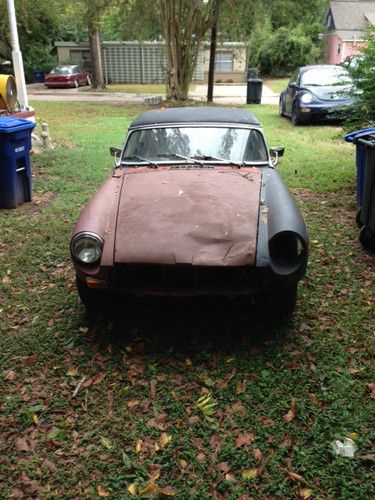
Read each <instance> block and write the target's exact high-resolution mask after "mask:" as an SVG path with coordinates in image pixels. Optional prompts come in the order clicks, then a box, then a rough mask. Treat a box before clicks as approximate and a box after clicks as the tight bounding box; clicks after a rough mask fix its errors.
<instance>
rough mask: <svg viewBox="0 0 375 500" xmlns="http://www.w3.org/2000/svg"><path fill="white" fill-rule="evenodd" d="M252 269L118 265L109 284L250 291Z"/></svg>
mask: <svg viewBox="0 0 375 500" xmlns="http://www.w3.org/2000/svg"><path fill="white" fill-rule="evenodd" d="M254 271H255V270H254V268H252V267H250V266H241V267H203V266H202V267H200V266H154V265H118V266H115V267H114V269H113V275H112V279H111V282H112V285H113V286H114V287H116V288H121V289H124V290H140V289H148V290H181V291H189V290H205V291H207V290H213V291H214V290H221V291H223V290H226V291H230V290H233V291H241V290H244V291H246V290H249V289H250V288H252V285H253V284H254V280H255V276H254Z"/></svg>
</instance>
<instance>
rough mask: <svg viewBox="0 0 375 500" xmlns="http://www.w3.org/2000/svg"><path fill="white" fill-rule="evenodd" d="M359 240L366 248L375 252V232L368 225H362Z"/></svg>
mask: <svg viewBox="0 0 375 500" xmlns="http://www.w3.org/2000/svg"><path fill="white" fill-rule="evenodd" d="M358 239H359V242H360V244H361V245H362V247H363V248H364V249H365V250H368V251H370V252H375V233H373V232H372V231H370V229H368V227H367V226H362V227H361V229H360V231H359V238H358Z"/></svg>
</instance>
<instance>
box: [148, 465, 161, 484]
mask: <svg viewBox="0 0 375 500" xmlns="http://www.w3.org/2000/svg"><path fill="white" fill-rule="evenodd" d="M160 473H161V465H159V464H151V465H150V469H149V474H148V477H149V479H150V481H157V480H158V479H159V477H160Z"/></svg>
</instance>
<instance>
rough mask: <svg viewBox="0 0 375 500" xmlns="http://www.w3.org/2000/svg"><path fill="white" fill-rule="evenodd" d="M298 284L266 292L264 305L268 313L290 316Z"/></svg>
mask: <svg viewBox="0 0 375 500" xmlns="http://www.w3.org/2000/svg"><path fill="white" fill-rule="evenodd" d="M297 290H298V284H295V285H292V286H289V287H288V288H283V289H282V290H276V291H271V292H267V293H266V294H265V300H264V306H265V307H266V308H267V311H268V312H269V313H273V314H274V315H278V316H290V315H291V314H292V313H293V312H294V310H295V308H296V305H297Z"/></svg>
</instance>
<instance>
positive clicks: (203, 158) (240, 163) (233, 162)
mask: <svg viewBox="0 0 375 500" xmlns="http://www.w3.org/2000/svg"><path fill="white" fill-rule="evenodd" d="M195 158H202V160H206V161H209V160H214V161H220V162H222V163H226V164H227V165H233V166H234V167H237V168H241V167H243V166H244V165H245V163H244V162H243V161H232V160H226V159H225V158H219V157H218V156H209V155H202V156H198V157H195Z"/></svg>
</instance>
